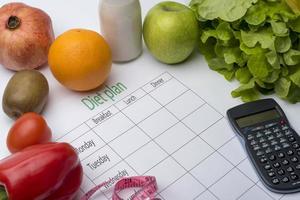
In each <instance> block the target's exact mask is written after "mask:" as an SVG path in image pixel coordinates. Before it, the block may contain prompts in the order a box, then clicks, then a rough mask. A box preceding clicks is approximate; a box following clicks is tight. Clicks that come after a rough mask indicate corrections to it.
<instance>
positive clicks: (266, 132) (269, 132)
mask: <svg viewBox="0 0 300 200" xmlns="http://www.w3.org/2000/svg"><path fill="white" fill-rule="evenodd" d="M264 133H265V135H270V134H272V132H271V131H270V130H265V131H264Z"/></svg>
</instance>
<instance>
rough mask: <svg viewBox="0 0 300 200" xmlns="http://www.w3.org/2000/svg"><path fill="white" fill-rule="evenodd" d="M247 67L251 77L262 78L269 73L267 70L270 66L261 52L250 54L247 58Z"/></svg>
mask: <svg viewBox="0 0 300 200" xmlns="http://www.w3.org/2000/svg"><path fill="white" fill-rule="evenodd" d="M248 68H249V71H250V72H251V74H252V75H253V77H255V78H259V79H262V78H266V77H267V76H268V75H269V71H270V69H271V68H272V66H271V65H270V64H269V63H268V61H267V59H266V57H265V56H264V55H263V54H256V55H252V56H250V58H249V60H248Z"/></svg>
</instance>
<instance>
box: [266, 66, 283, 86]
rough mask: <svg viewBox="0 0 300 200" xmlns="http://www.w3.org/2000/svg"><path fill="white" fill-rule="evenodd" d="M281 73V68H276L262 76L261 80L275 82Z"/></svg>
mask: <svg viewBox="0 0 300 200" xmlns="http://www.w3.org/2000/svg"><path fill="white" fill-rule="evenodd" d="M280 73H281V70H278V69H277V70H274V71H272V72H270V73H269V75H268V76H267V77H265V78H262V79H261V80H262V81H264V82H266V83H275V82H276V81H277V80H278V79H279V75H280Z"/></svg>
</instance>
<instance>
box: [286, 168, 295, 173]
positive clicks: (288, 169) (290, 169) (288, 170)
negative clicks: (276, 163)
mask: <svg viewBox="0 0 300 200" xmlns="http://www.w3.org/2000/svg"><path fill="white" fill-rule="evenodd" d="M286 171H287V172H293V171H294V169H293V168H292V167H288V168H287V169H286Z"/></svg>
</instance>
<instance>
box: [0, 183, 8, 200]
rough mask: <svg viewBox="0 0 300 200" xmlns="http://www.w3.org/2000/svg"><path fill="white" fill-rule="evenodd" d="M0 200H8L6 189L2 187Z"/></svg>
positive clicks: (0, 188)
mask: <svg viewBox="0 0 300 200" xmlns="http://www.w3.org/2000/svg"><path fill="white" fill-rule="evenodd" d="M0 200H8V197H7V193H6V191H5V189H4V187H2V186H0Z"/></svg>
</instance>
